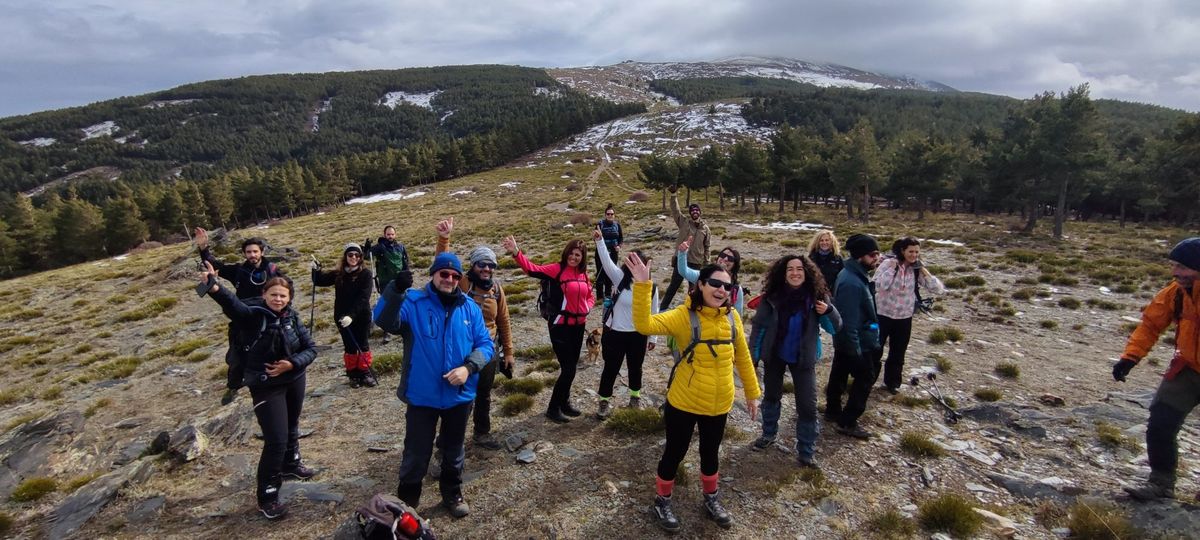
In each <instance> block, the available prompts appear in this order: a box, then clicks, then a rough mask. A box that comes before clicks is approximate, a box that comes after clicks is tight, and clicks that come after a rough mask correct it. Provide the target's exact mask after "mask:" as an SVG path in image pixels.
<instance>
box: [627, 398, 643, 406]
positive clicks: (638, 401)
mask: <svg viewBox="0 0 1200 540" xmlns="http://www.w3.org/2000/svg"><path fill="white" fill-rule="evenodd" d="M629 408H630V409H640V408H642V398H640V397H638V396H629Z"/></svg>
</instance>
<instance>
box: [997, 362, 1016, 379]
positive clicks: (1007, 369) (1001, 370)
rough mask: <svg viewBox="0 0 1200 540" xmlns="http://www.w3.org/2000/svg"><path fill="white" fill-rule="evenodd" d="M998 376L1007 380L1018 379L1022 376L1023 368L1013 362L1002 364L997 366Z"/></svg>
mask: <svg viewBox="0 0 1200 540" xmlns="http://www.w3.org/2000/svg"><path fill="white" fill-rule="evenodd" d="M996 375H999V376H1001V377H1004V378H1005V379H1016V378H1018V377H1020V376H1021V366H1018V365H1016V364H1014V363H1012V362H1000V363H999V364H996Z"/></svg>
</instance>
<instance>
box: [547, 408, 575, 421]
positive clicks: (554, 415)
mask: <svg viewBox="0 0 1200 540" xmlns="http://www.w3.org/2000/svg"><path fill="white" fill-rule="evenodd" d="M546 418H549V419H550V421H551V422H554V423H555V424H565V423H567V422H570V421H571V419H570V418H567V417H566V416H563V413H562V412H561V411H559V410H558V409H552V410H549V411H546Z"/></svg>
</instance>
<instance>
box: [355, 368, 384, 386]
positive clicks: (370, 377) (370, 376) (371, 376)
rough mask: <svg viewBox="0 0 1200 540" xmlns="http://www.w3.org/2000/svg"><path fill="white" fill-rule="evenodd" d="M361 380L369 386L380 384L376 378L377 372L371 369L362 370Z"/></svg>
mask: <svg viewBox="0 0 1200 540" xmlns="http://www.w3.org/2000/svg"><path fill="white" fill-rule="evenodd" d="M359 382H360V383H361V384H362V385H363V386H365V387H367V388H375V386H376V385H378V384H379V381H378V380H377V379H375V372H374V371H372V370H370V369H368V370H366V371H363V372H362V375H361V376H360V377H359Z"/></svg>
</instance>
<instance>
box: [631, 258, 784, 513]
mask: <svg viewBox="0 0 1200 540" xmlns="http://www.w3.org/2000/svg"><path fill="white" fill-rule="evenodd" d="M625 264H626V266H627V267H628V268H629V270H630V273H631V274H632V275H633V326H634V328H636V329H637V331H638V332H640V333H642V334H645V335H648V336H649V335H669V336H673V337H674V338H675V342H676V343H678V344H680V345H681V346H682V347H684V350H685V352H686V351H687V348H688V347H689V346H688V345H687V344H691V343H692V323H691V317H692V314H693V313H694V314H695V315H696V317H697V320H698V321H699V326H700V342H699V343H696V344H693V345H694V347H691V349H692V350H691V354H684V355H683V359H682V361H680V362H679V363H678V364H676V366H675V369H674V372H673V374H672V377H671V383H670V384H669V388H668V390H667V403H666V406H665V407H664V408H663V423H665V424H666V432H667V443H666V446H665V447H664V448H663V455H662V459H660V460H659V462H658V476H657V478H656V479H655V487H656V491H657V496H656V497H655V500H654V505H653V506H652V507H651V510H652V511H653V512H654V514H655V516H656V518H657V520H658V525H659V527H662V528H663V529H665V530H667V531H670V532H673V531H677V530H679V519H678V518H676V517H675V512H674V511H673V510H672V509H671V491H672V490H673V488H674V487H675V472H676V471H677V470H678V469H679V463H680V462H682V461H683V457H684V456H685V455H687V450H688V446H690V445H691V442H692V433H693V432H694V431H699V432H700V483H701V487H702V488H703V490H704V510H705V514H706V515H707V516H708V517H709V518H710V519H712V520H713V521H715V522H716V523H717V525H720V526H721V527H723V528H729V527H731V526H733V518H732V517H731V516H730V515H729V512H728V511H726V510H725V508H724V507H723V506H722V505H721V502H720V500H719V498H718V496H717V480H718V478H719V474H718V470H719V468H720V457H719V450H720V448H721V440H722V439H723V438H724V436H725V421H726V419H727V418H728V417H729V411H730V410H731V409H732V408H733V393H734V384H733V369H734V367H736V368H737V370H738V374H739V375H740V376H741V378H742V383H743V385H744V391H745V394H746V410H747V411H748V412H749V413H750V419H751V420H754V419H755V417H756V416H758V401H757V400H758V397H759V395H760V394H761V392H760V391H759V388H758V377H757V375H756V374H755V372H754V365H753V363H752V362H751V360H750V348H749V346H748V345H747V341H746V333H745V331H744V330H743V328H742V319H741V317H740V316H739V315H738V314H737V312H736V311H733V309H732V308H731V307H729V305H728V303H729V302H728V300H729V294H730V292H731V291H732V289H733V284H732V283H731V282H730V276H729V273H728V272H726V271H725V270H724V269H722V268H721V267H719V266H716V265H710V266H706V267H704V268H702V269H701V270H700V279H699V280H697V282H696V288H695V290H694V291H692V293H691V294H689V295H688V298H687V300H686V301H685V302H684V303H683V305H680V306H676V307H675V309H672V310H670V311H665V312H663V313H659V314H656V315H651V314H650V303H651V298H650V296H651V294H652V291H653V284H652V283H651V282H650V269H649V268H646V264H645V263H644V262H642V260H641V259H639V258H638V257H637V255H636V254H634V253H630V254H629V257H628V258H627V259H626V262H625ZM731 323H732V328H731V326H730V325H731Z"/></svg>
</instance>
